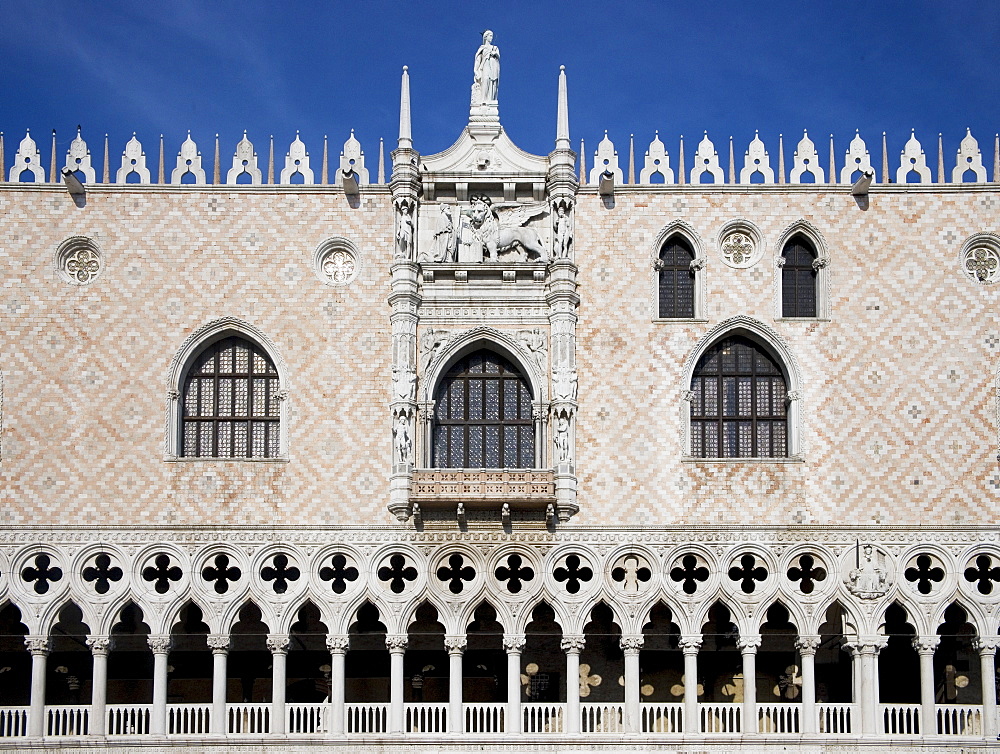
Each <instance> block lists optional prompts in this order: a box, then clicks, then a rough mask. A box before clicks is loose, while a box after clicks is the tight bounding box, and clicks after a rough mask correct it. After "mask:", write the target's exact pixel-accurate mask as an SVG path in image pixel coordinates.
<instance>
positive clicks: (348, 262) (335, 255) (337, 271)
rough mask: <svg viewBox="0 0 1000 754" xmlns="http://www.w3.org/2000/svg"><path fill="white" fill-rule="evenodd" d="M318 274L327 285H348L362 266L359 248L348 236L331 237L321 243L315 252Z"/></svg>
mask: <svg viewBox="0 0 1000 754" xmlns="http://www.w3.org/2000/svg"><path fill="white" fill-rule="evenodd" d="M313 268H314V270H315V272H316V276H317V277H318V278H319V279H320V280H322V281H323V282H324V283H326V284H327V285H335V286H343V285H348V284H350V283H351V282H353V280H354V279H355V278H356V277H357V276H358V272H359V270H360V268H361V264H360V259H359V257H358V250H357V249H356V248H355V246H354V244H352V243H351V242H350V241H348V240H347V239H346V238H331V239H328V240H326V241H324V242H323V243H321V244H320V245H319V246H318V247H317V248H316V252H315V254H313Z"/></svg>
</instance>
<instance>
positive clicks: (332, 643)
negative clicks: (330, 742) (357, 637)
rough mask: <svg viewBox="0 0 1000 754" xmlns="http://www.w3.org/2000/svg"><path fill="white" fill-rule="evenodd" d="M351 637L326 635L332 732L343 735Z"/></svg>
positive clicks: (345, 727) (345, 728) (345, 729)
mask: <svg viewBox="0 0 1000 754" xmlns="http://www.w3.org/2000/svg"><path fill="white" fill-rule="evenodd" d="M350 642H351V639H350V637H349V636H344V635H337V636H335V635H333V634H331V635H329V636H327V637H326V648H327V649H328V650H330V733H331V735H334V736H343V735H344V734H345V733H346V732H347V726H346V724H345V723H346V718H345V713H346V712H347V707H346V706H345V703H344V663H345V661H346V659H347V649H348V647H349V646H350Z"/></svg>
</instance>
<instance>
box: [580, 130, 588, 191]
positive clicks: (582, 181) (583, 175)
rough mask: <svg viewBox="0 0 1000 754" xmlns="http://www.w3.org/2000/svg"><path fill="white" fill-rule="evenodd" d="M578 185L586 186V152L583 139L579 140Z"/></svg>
mask: <svg viewBox="0 0 1000 754" xmlns="http://www.w3.org/2000/svg"><path fill="white" fill-rule="evenodd" d="M580 185H581V186H586V185H587V152H586V147H584V146H583V139H580Z"/></svg>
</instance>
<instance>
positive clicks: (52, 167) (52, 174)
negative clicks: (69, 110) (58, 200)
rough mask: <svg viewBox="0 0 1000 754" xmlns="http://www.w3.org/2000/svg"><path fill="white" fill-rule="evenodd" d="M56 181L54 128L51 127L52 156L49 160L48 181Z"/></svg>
mask: <svg viewBox="0 0 1000 754" xmlns="http://www.w3.org/2000/svg"><path fill="white" fill-rule="evenodd" d="M55 182H56V130H55V129H54V128H53V129H52V157H51V158H50V160H49V183H55Z"/></svg>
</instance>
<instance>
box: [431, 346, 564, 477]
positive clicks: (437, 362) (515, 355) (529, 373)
mask: <svg viewBox="0 0 1000 754" xmlns="http://www.w3.org/2000/svg"><path fill="white" fill-rule="evenodd" d="M480 349H486V350H489V351H494V352H495V353H497V354H499V355H501V356H503V357H504V358H505V359H507V360H508V361H510V362H512V363H513V364H514V365H515V366H516V367H517V368H518V369H520V370H521V374H522V375H523V376H524V378H525V379H526V380H527V381H528V384H529V385H530V386H531V393H532V395H533V400H532V419H533V420H534V424H535V468H536V469H543V468H545V464H546V461H547V452H546V448H547V442H548V432H547V427H546V421H545V417H546V416H547V415H548V406H549V404H548V400H547V396H548V390H547V380H546V378H545V375H543V374H542V373H541V372H540V371H539V369H538V367H537V365H536V363H535V361H534V359H533V358H532V357H531V354H530V353H528V351H527V350H526V349H525V348H524V347H523V346H522V345H521V344H520V343H518V342H517V339H516V338H515V337H514V333H513V332H506V331H503V330H497V329H496V328H493V327H485V326H483V327H476V328H473V329H472V330H466V331H465V332H461V333H456V334H455V335H454V336H453V337H452V338H450V339H449V341H448V343H447V344H446V345H445V346H444V348H442V349H441V351H440V352H439V353H438V354H436V355H435V356H434V358H433V359H432V360H431V362H430V364H428V365H427V371H426V373H425V374H422V375H420V391H419V406H420V422H421V427H420V431H419V438H420V443H419V447H418V448H417V449H416V456H415V457H416V459H417V467H418V468H423V469H429V468H432V466H431V450H432V445H431V443H432V437H431V435H432V432H433V425H434V405H435V401H434V395H435V393H436V392H437V388H438V385H439V383H440V382H441V380H442V379H444V377H445V376H446V375H447V374H448V370H450V369H451V367H452V365H454V363H455V362H456V361H458V360H459V359H461V358H463V357H465V356H467V355H468V354H470V353H472V352H473V351H478V350H480Z"/></svg>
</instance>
